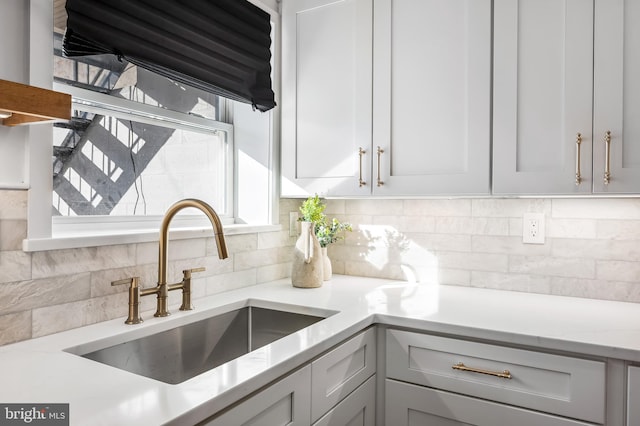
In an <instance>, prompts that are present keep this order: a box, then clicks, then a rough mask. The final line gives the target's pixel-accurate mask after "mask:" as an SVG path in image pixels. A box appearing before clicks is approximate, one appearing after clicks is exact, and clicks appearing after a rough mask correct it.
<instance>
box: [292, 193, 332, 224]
mask: <svg viewBox="0 0 640 426" xmlns="http://www.w3.org/2000/svg"><path fill="white" fill-rule="evenodd" d="M326 207H327V206H325V205H324V203H323V202H322V201H321V200H320V197H318V194H316V195H315V196H314V197H309V198H307V199H306V200H305V201H304V202H303V203H302V205H301V206H300V214H301V215H302V216H300V218H299V219H298V220H299V221H301V222H313V223H315V224H318V223H320V222H324V220H325V215H324V213H323V212H324V209H325V208H326Z"/></svg>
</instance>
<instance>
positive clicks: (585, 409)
mask: <svg viewBox="0 0 640 426" xmlns="http://www.w3.org/2000/svg"><path fill="white" fill-rule="evenodd" d="M386 348H387V349H386V356H387V358H386V370H387V373H386V375H387V378H388V379H390V380H387V382H386V416H387V417H386V418H387V424H397V425H404V424H431V423H424V422H426V420H415V422H414V420H407V419H412V418H414V419H427V418H430V417H434V418H437V417H444V418H446V419H450V420H455V421H457V422H459V423H456V422H451V423H447V422H444V423H437V421H436V423H433V424H436V425H438V424H447V425H448V424H467V423H469V422H472V423H471V424H475V425H495V424H505V425H506V424H523V425H526V424H531V425H573V424H588V423H584V422H591V423H590V424H593V423H597V424H603V423H604V418H605V417H604V415H605V363H604V362H601V361H593V360H585V359H581V358H575V357H569V356H560V355H553V354H547V353H540V352H535V351H528V350H523V349H515V348H508V347H503V346H498V345H492V344H486V343H478V342H470V341H465V340H458V339H451V338H445V337H439V336H430V335H425V334H419V333H413V332H406V331H400V330H388V331H387V343H386ZM400 382H402V383H400ZM406 383H412V384H414V385H418V386H413V385H406ZM422 386H424V388H422ZM427 387H428V388H429V389H427ZM436 389H437V390H436ZM490 401H491V402H490ZM417 408H419V409H420V410H421V411H422V414H418V413H416V412H414V411H415V409H417ZM495 415H499V417H497V418H498V419H499V418H502V416H504V418H505V419H509V418H511V419H520V420H521V421H522V423H519V422H516V421H506V422H498V423H496V417H493V416H495ZM407 416H408V417H407ZM412 416H414V417H412ZM415 416H417V417H415ZM558 416H561V417H558ZM568 418H573V419H575V420H568Z"/></svg>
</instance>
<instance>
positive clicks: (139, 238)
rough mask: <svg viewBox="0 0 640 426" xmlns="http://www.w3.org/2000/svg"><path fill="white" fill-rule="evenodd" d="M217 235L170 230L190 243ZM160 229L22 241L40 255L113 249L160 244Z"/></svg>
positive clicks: (232, 228) (246, 229) (230, 228)
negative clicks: (80, 249) (54, 251)
mask: <svg viewBox="0 0 640 426" xmlns="http://www.w3.org/2000/svg"><path fill="white" fill-rule="evenodd" d="M280 229H281V226H280V225H224V234H225V236H228V235H239V234H252V233H260V232H274V231H279V230H280ZM212 236H213V230H212V229H211V226H208V227H207V226H202V227H200V226H196V227H189V228H177V229H173V230H170V231H169V239H170V240H186V239H190V238H208V237H212ZM158 237H159V231H158V229H148V230H147V229H145V230H140V229H137V230H119V231H115V230H106V231H104V232H103V233H98V231H95V230H93V231H92V233H91V234H86V233H84V234H83V233H80V232H66V233H59V234H57V235H54V236H53V237H52V238H40V239H26V240H23V241H22V250H23V251H25V252H36V251H46V250H59V249H71V248H82V247H97V246H110V245H119V244H137V243H148V242H154V241H158Z"/></svg>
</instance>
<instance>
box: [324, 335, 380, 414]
mask: <svg viewBox="0 0 640 426" xmlns="http://www.w3.org/2000/svg"><path fill="white" fill-rule="evenodd" d="M375 372H376V339H375V329H374V328H370V329H369V330H367V331H365V332H363V333H360V334H358V335H357V336H355V337H352V338H351V339H349V340H347V341H346V342H345V343H343V344H341V345H340V346H338V347H337V348H335V349H333V350H332V351H331V352H328V353H327V354H325V355H323V356H322V357H320V358H318V359H317V360H315V361H314V362H313V363H312V364H311V401H312V403H311V419H312V421H315V420H317V419H319V418H320V416H322V415H323V414H324V413H326V412H327V411H329V410H330V409H331V408H332V407H333V406H335V405H336V404H337V403H338V402H340V401H341V400H342V399H344V398H345V397H346V396H347V395H349V394H350V393H351V392H353V391H354V390H355V389H356V388H357V387H358V386H360V385H361V384H362V383H364V381H365V380H367V379H368V378H369V377H371V376H372V375H373V374H374V373H375Z"/></svg>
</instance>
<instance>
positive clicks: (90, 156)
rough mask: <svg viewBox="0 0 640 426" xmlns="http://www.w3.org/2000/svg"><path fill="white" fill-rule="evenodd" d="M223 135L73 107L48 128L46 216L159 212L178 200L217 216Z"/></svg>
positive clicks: (221, 191)
mask: <svg viewBox="0 0 640 426" xmlns="http://www.w3.org/2000/svg"><path fill="white" fill-rule="evenodd" d="M226 144H227V142H226V133H225V132H223V131H209V132H203V131H196V130H187V129H182V128H171V127H163V126H159V125H153V124H148V123H141V122H137V121H133V120H124V119H122V118H116V117H112V116H108V115H98V114H92V113H87V112H82V111H75V114H74V119H73V120H72V121H71V123H70V125H69V126H65V127H55V128H54V148H53V152H54V156H53V214H54V215H61V216H78V215H80V216H83V215H113V216H130V215H162V214H164V212H165V211H166V209H167V208H168V207H169V206H170V205H171V204H172V203H174V202H175V201H177V200H180V199H183V198H199V199H202V200H206V201H207V202H208V203H209V204H211V206H212V207H213V208H214V209H216V211H217V212H218V213H219V214H224V212H225V211H226V206H225V196H226V191H225V190H224V189H225V177H226V171H227V166H226V162H227V159H226V152H227V150H226Z"/></svg>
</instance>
